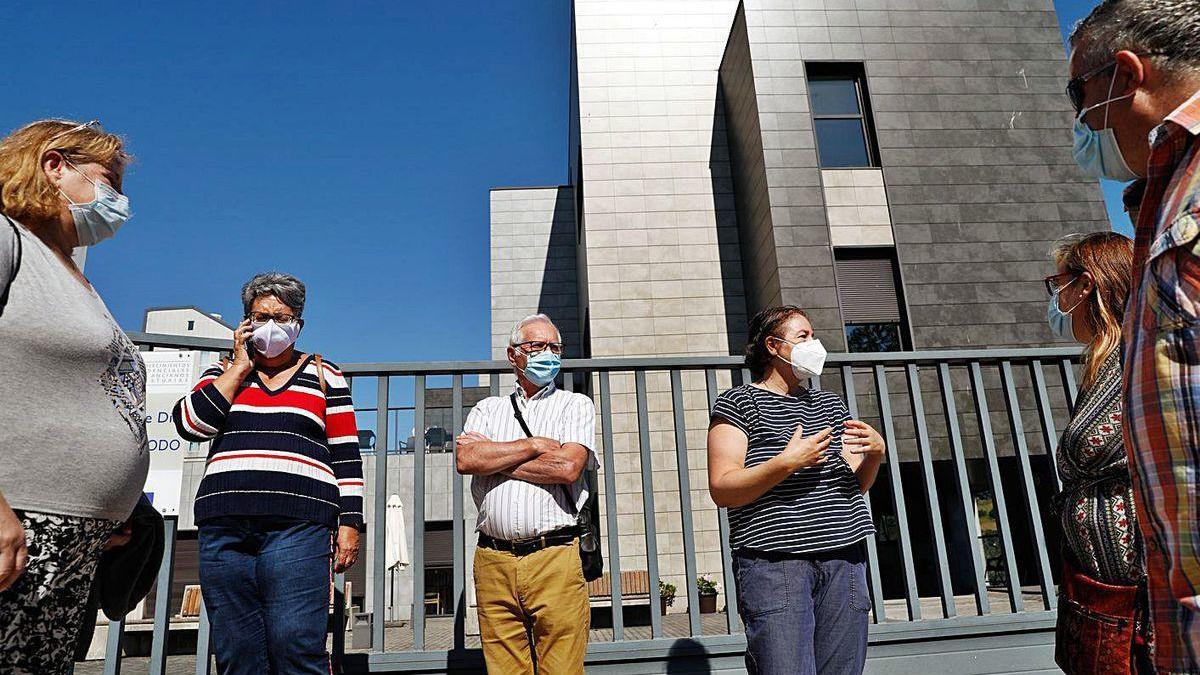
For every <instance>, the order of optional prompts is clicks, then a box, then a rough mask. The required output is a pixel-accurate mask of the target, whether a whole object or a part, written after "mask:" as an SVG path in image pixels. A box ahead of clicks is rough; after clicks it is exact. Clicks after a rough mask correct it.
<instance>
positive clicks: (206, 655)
mask: <svg viewBox="0 0 1200 675" xmlns="http://www.w3.org/2000/svg"><path fill="white" fill-rule="evenodd" d="M334 651H335V652H337V638H336V635H335V637H334ZM343 651H344V650H343ZM334 672H341V671H340V670H335V671H334ZM211 673H212V625H211V624H210V623H209V620H208V607H205V606H204V596H203V595H201V596H200V625H199V626H198V627H197V628H196V675H211Z"/></svg>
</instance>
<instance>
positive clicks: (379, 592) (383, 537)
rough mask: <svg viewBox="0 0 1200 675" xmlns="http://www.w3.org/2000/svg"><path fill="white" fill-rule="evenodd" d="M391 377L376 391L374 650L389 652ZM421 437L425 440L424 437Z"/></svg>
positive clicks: (380, 383) (372, 621)
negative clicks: (386, 639) (386, 609)
mask: <svg viewBox="0 0 1200 675" xmlns="http://www.w3.org/2000/svg"><path fill="white" fill-rule="evenodd" d="M390 381H391V380H390V378H389V377H388V376H387V375H380V376H379V380H378V382H377V383H376V389H375V392H376V393H375V485H374V486H373V488H372V489H373V490H374V491H375V514H374V515H375V522H373V523H371V527H372V528H374V535H375V536H374V537H372V544H371V545H372V547H373V548H374V550H373V551H372V552H371V553H372V558H373V559H374V561H375V563H374V567H373V570H372V575H371V576H372V582H371V583H372V588H371V590H372V593H371V595H372V597H373V598H374V599H373V600H372V602H371V604H372V607H371V651H372V652H383V651H386V646H385V645H384V631H383V629H384V607H386V606H387V593H386V592H385V591H386V580H387V570H386V566H387V498H388V494H387V463H388V431H389V429H388V395H389V389H388V384H389V383H390ZM421 438H424V436H423V435H422V436H421Z"/></svg>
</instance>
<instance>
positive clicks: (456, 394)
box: [422, 373, 467, 649]
mask: <svg viewBox="0 0 1200 675" xmlns="http://www.w3.org/2000/svg"><path fill="white" fill-rule="evenodd" d="M453 379H454V385H453V386H454V391H453V394H452V397H451V406H452V411H451V427H452V429H453V431H454V437H453V438H451V439H450V447H451V449H452V450H453V452H454V456H455V457H456V458H457V457H458V435H459V434H461V433H462V427H463V383H462V374H461V373H456V374H455V375H454V378H453ZM451 471H452V472H453V474H452V476H451V479H450V481H451V484H450V490H451V492H452V493H453V496H452V499H453V507H452V508H453V511H454V523H453V528H454V531H453V536H454V648H455V649H465V648H466V646H467V637H466V619H467V594H466V580H467V561H466V558H465V556H466V550H467V543H466V538H467V535H466V530H465V529H464V527H463V477H462V474H460V473H459V472H458V470H457V469H456V468H454V467H451ZM422 606H424V603H422Z"/></svg>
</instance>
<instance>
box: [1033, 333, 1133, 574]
mask: <svg viewBox="0 0 1200 675" xmlns="http://www.w3.org/2000/svg"><path fill="white" fill-rule="evenodd" d="M1119 351H1120V350H1113V352H1112V354H1109V356H1108V358H1107V359H1105V361H1104V365H1103V366H1101V368H1100V372H1099V373H1098V374H1097V377H1096V381H1095V383H1093V384H1092V386H1091V387H1089V388H1087V389H1085V390H1084V391H1082V392H1081V393H1080V394H1079V400H1078V401H1077V403H1076V407H1075V416H1074V417H1073V418H1072V419H1071V421H1070V422H1068V423H1067V428H1066V429H1065V430H1064V431H1063V435H1062V439H1061V440H1060V441H1059V444H1058V472H1059V475H1060V476H1061V477H1062V483H1063V486H1062V492H1059V493H1058V494H1057V495H1056V496H1055V499H1054V503H1055V506H1056V508H1057V510H1058V515H1059V518H1060V522H1061V524H1062V531H1063V545H1064V547H1065V549H1066V550H1067V551H1068V552H1070V553H1071V554H1072V557H1073V558H1074V559H1075V564H1076V565H1077V566H1078V568H1079V571H1081V572H1083V573H1085V574H1087V575H1088V576H1090V577H1092V578H1093V579H1096V580H1097V581H1102V582H1105V583H1110V584H1125V585H1133V584H1136V583H1137V581H1138V579H1140V578H1141V576H1142V574H1143V572H1142V538H1141V535H1140V534H1139V532H1138V528H1137V518H1136V514H1135V513H1134V506H1133V485H1132V483H1131V481H1130V477H1129V459H1128V457H1127V456H1126V454H1125V443H1124V441H1123V440H1122V438H1121V362H1120V354H1119Z"/></svg>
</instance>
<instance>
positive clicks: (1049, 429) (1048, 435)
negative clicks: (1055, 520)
mask: <svg viewBox="0 0 1200 675" xmlns="http://www.w3.org/2000/svg"><path fill="white" fill-rule="evenodd" d="M1029 377H1030V378H1032V379H1033V387H1034V391H1035V392H1036V393H1037V410H1038V419H1039V420H1040V421H1041V423H1042V441H1043V442H1044V443H1045V444H1046V457H1048V458H1049V459H1050V474H1051V475H1053V476H1054V485H1055V487H1057V488H1059V489H1060V490H1061V489H1062V477H1061V476H1059V475H1058V432H1057V431H1056V430H1055V428H1054V411H1053V409H1051V407H1050V395H1049V394H1048V393H1047V391H1046V374H1045V373H1044V372H1042V362H1041V361H1038V360H1037V359H1034V360H1033V361H1031V362H1030V363H1029Z"/></svg>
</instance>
